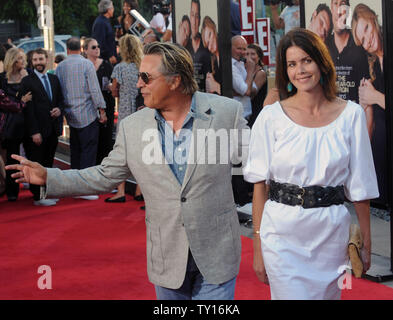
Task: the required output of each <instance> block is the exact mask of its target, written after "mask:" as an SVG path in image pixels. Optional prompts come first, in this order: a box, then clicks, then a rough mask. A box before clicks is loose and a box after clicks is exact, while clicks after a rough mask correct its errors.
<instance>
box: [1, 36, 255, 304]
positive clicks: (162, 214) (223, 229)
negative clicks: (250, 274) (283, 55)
mask: <svg viewBox="0 0 393 320" xmlns="http://www.w3.org/2000/svg"><path fill="white" fill-rule="evenodd" d="M193 75H194V71H193V65H192V59H191V56H190V55H189V53H188V52H187V51H186V50H185V49H184V48H183V47H180V46H178V45H176V44H170V43H158V42H156V43H152V44H149V45H148V46H147V47H145V56H144V58H143V60H142V63H141V66H140V74H139V80H138V87H139V88H141V92H142V95H143V97H144V101H145V105H146V106H147V107H148V108H144V109H142V110H141V111H139V112H136V113H134V114H132V115H131V116H129V117H128V118H126V119H124V120H123V121H122V122H121V123H120V128H119V133H118V135H117V140H116V143H115V146H114V149H113V151H112V152H111V153H110V154H109V156H108V157H107V158H105V159H104V160H103V162H102V163H101V165H99V166H96V167H92V168H87V169H84V170H67V171H61V170H59V169H50V168H49V169H45V168H43V167H42V166H40V165H39V164H37V163H33V162H30V161H28V160H26V159H24V158H22V157H20V156H16V155H15V156H14V158H15V159H17V160H19V161H20V164H18V165H14V166H9V167H8V168H7V169H17V170H19V172H17V173H15V174H14V175H13V177H14V178H17V181H19V182H20V181H23V182H24V181H26V182H30V183H34V184H37V185H45V186H46V190H43V194H44V196H49V197H61V196H75V195H82V194H94V193H106V192H108V191H110V190H112V189H113V188H114V187H115V186H116V185H118V184H119V183H120V182H122V181H124V180H125V179H127V178H128V177H129V176H130V174H131V172H132V174H133V175H134V177H135V178H136V180H137V182H138V184H139V185H140V187H141V190H142V192H143V195H144V198H145V203H146V230H147V239H146V246H147V268H148V270H147V271H148V275H149V279H150V281H151V282H152V283H154V284H155V287H156V293H157V298H158V299H177V300H180V299H205V300H207V299H233V298H234V287H235V281H236V276H237V274H238V271H239V264H240V251H241V243H240V228H239V222H238V216H237V210H236V206H235V203H234V200H233V193H232V186H231V171H232V163H234V162H236V163H238V162H239V161H241V158H243V159H244V157H246V156H247V154H246V153H247V148H248V134H249V130H248V127H247V126H246V121H245V120H244V118H243V117H242V112H243V110H242V106H241V104H240V103H239V102H236V101H235V100H233V99H228V98H224V97H220V96H217V95H211V94H205V93H201V92H197V91H196V90H197V84H196V82H195V80H194V78H193ZM242 134H243V135H244V137H243V138H242V136H241V135H242ZM242 153H243V154H242ZM43 189H44V188H43Z"/></svg>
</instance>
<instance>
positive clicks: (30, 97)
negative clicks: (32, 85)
mask: <svg viewBox="0 0 393 320" xmlns="http://www.w3.org/2000/svg"><path fill="white" fill-rule="evenodd" d="M31 99H33V95H32V94H31V92H30V91H29V92H28V93H26V94H25V95H24V96H22V98H21V100H22V101H23V102H24V103H26V102H29V101H31Z"/></svg>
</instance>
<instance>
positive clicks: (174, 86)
mask: <svg viewBox="0 0 393 320" xmlns="http://www.w3.org/2000/svg"><path fill="white" fill-rule="evenodd" d="M180 84H181V77H180V76H179V75H176V76H173V77H172V80H171V82H170V83H169V89H171V90H172V91H175V90H176V89H177V88H179V87H180Z"/></svg>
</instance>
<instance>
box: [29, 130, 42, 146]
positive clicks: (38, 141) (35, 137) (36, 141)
mask: <svg viewBox="0 0 393 320" xmlns="http://www.w3.org/2000/svg"><path fill="white" fill-rule="evenodd" d="M31 139H32V140H33V142H34V144H35V145H37V146H40V145H41V143H42V136H41V133H36V134H33V135H32V136H31Z"/></svg>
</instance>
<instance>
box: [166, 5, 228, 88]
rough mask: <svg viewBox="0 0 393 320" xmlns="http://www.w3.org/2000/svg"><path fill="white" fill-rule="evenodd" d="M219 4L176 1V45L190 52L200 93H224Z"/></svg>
mask: <svg viewBox="0 0 393 320" xmlns="http://www.w3.org/2000/svg"><path fill="white" fill-rule="evenodd" d="M217 2H218V1H212V0H176V1H175V24H176V39H175V42H176V43H178V44H180V45H182V46H184V47H185V48H186V49H187V50H188V51H189V52H190V54H191V56H192V58H193V61H194V74H195V79H196V81H197V83H198V86H199V90H200V91H204V92H210V93H217V94H221V81H222V75H221V73H222V71H221V64H220V50H219V45H218V36H219V30H218V9H217ZM173 28H175V26H174V27H173Z"/></svg>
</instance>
